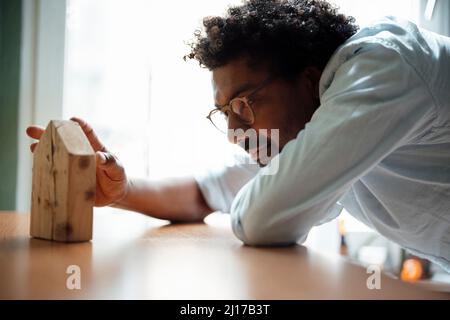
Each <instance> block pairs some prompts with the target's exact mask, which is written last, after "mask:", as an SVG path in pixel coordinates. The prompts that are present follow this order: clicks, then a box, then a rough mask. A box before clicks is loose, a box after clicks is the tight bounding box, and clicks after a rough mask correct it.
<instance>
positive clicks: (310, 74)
mask: <svg viewBox="0 0 450 320" xmlns="http://www.w3.org/2000/svg"><path fill="white" fill-rule="evenodd" d="M302 76H303V79H304V80H306V82H307V84H308V86H309V89H310V90H311V92H312V94H313V97H314V99H319V98H320V97H319V95H320V94H319V82H320V77H321V76H322V71H320V70H319V69H318V68H317V67H315V66H309V67H306V68H305V69H304V70H303V72H302Z"/></svg>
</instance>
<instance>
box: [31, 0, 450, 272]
mask: <svg viewBox="0 0 450 320" xmlns="http://www.w3.org/2000/svg"><path fill="white" fill-rule="evenodd" d="M204 28H205V31H206V32H205V33H196V36H197V38H196V40H195V42H194V43H192V44H191V53H190V54H189V55H188V56H187V57H188V58H193V59H196V60H198V61H199V63H200V64H201V65H202V66H204V67H207V68H208V69H210V70H211V71H212V79H213V88H214V96H215V103H216V110H213V111H211V113H210V115H209V118H210V119H211V120H212V121H213V123H214V124H215V125H216V126H218V127H220V125H218V123H217V120H216V118H215V116H217V115H218V114H220V113H223V115H224V116H225V119H226V120H227V125H228V129H232V130H233V129H242V130H241V131H245V130H248V129H253V130H255V131H256V132H261V131H263V130H266V129H269V130H270V129H278V132H279V138H278V139H276V140H277V141H275V139H273V136H271V135H270V134H269V135H268V137H267V138H268V139H269V140H268V141H269V143H267V144H266V145H264V146H258V147H260V148H256V149H255V148H253V149H250V148H249V145H248V143H246V142H247V141H246V137H245V136H244V135H243V136H239V135H234V136H233V135H229V139H230V141H231V142H233V143H239V144H241V145H242V146H243V147H244V148H246V149H247V151H248V152H249V153H250V154H251V155H252V157H253V158H254V159H255V160H257V161H258V162H260V163H261V161H259V160H260V159H259V158H260V153H261V149H262V148H264V147H267V148H269V149H271V148H273V146H276V148H277V149H279V151H280V153H279V154H278V155H276V156H275V157H273V158H272V160H271V161H269V163H268V165H267V166H265V167H263V168H262V169H260V170H254V169H252V168H250V167H249V166H247V165H244V164H240V165H237V166H235V167H231V168H224V169H223V170H221V171H219V172H210V173H209V174H207V175H205V176H198V177H195V178H194V177H193V178H187V179H176V180H168V181H163V182H151V181H146V180H142V179H140V180H139V179H127V177H126V175H125V171H124V169H123V167H122V166H121V165H120V163H119V161H118V159H117V158H116V157H115V156H113V155H112V154H111V153H110V152H109V151H108V150H107V149H106V148H105V147H104V146H103V144H102V143H101V142H100V141H99V140H98V138H97V137H96V135H95V133H94V132H93V130H92V128H91V127H90V126H89V125H88V124H86V122H84V121H83V120H81V119H78V118H73V120H74V121H76V122H78V123H79V124H80V126H81V127H82V128H83V130H84V132H85V133H86V135H87V137H88V138H89V140H90V142H91V144H92V146H93V148H94V149H95V151H97V194H96V205H97V206H105V205H112V206H116V207H120V208H125V209H129V210H134V211H138V212H142V213H145V214H148V215H151V216H153V217H156V218H162V219H168V220H172V221H199V220H202V219H203V218H205V216H207V215H208V214H209V213H211V212H213V211H215V210H222V211H224V212H230V213H231V220H232V227H233V231H234V233H235V234H236V236H237V237H238V238H239V239H241V240H242V241H243V242H244V243H246V244H249V245H288V244H293V243H296V242H301V241H304V240H305V238H306V236H307V234H308V232H309V230H310V229H311V228H312V227H313V226H315V225H318V224H321V223H324V222H326V221H329V220H330V219H333V218H335V217H336V216H337V215H338V214H339V213H340V211H341V209H342V207H345V208H346V209H347V210H348V211H349V212H350V213H351V214H352V215H354V216H355V217H356V218H357V219H359V220H361V221H362V222H364V223H365V224H367V225H369V226H370V227H372V228H374V229H376V230H377V231H378V232H380V233H381V234H382V235H384V236H386V237H387V238H389V239H391V240H393V241H395V242H397V243H398V244H400V245H401V246H403V247H406V248H409V249H411V250H412V251H413V252H414V253H415V254H417V255H420V256H424V257H426V258H428V259H430V260H432V261H435V262H437V263H439V264H440V265H441V266H443V267H444V268H445V269H446V270H447V271H450V39H449V38H445V37H442V36H438V35H436V34H433V33H431V32H427V31H425V30H421V29H419V28H417V27H416V26H415V25H414V24H411V23H408V22H406V21H399V20H396V19H395V18H386V19H383V20H380V21H379V22H377V23H375V24H373V25H371V26H369V27H366V28H363V29H361V30H360V31H359V32H358V28H357V26H356V25H355V24H354V20H353V18H351V17H346V16H344V15H342V14H339V13H338V12H337V11H336V9H334V7H333V6H331V5H330V4H328V3H327V2H324V1H318V0H291V1H286V0H279V1H274V0H254V1H248V2H245V3H244V4H243V5H241V6H237V7H232V8H230V9H229V10H228V13H227V15H226V16H224V17H209V18H205V19H204ZM236 132H237V131H236ZM28 134H29V135H30V136H31V137H33V138H36V139H39V137H40V135H41V134H42V128H39V127H37V126H31V127H30V128H28ZM31 148H32V150H34V148H35V144H33V145H32V146H31ZM275 160H276V161H277V165H278V169H277V171H276V172H275V173H274V174H265V173H267V171H268V170H270V169H271V166H273V163H274V161H275ZM262 164H263V165H264V164H267V163H262Z"/></svg>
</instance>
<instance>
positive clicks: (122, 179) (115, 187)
mask: <svg viewBox="0 0 450 320" xmlns="http://www.w3.org/2000/svg"><path fill="white" fill-rule="evenodd" d="M70 120H72V121H74V122H77V123H78V124H79V125H80V127H81V129H82V130H83V132H84V134H85V135H86V137H87V138H88V140H89V142H90V144H91V146H92V148H93V149H94V151H95V157H96V174H97V179H96V180H97V182H96V184H97V186H96V192H95V205H96V206H98V207H102V206H107V205H111V204H114V203H116V202H118V201H119V200H121V199H122V198H124V197H125V195H126V194H127V190H128V179H127V176H126V174H125V169H124V168H123V166H122V164H121V163H120V161H119V160H118V159H117V157H116V156H114V155H113V154H112V153H111V152H109V151H108V150H107V149H106V148H105V146H104V145H103V143H101V142H100V140H99V139H98V137H97V135H96V134H95V132H94V130H93V129H92V127H91V126H90V125H89V124H88V123H86V121H84V120H82V119H80V118H71V119H70ZM44 131H45V129H44V128H42V127H40V126H36V125H32V126H29V127H28V128H27V130H26V132H27V135H28V136H30V137H31V138H33V139H37V140H39V139H40V138H41V136H42V134H43V133H44ZM37 144H38V142H35V143H32V144H31V145H30V149H31V152H34V150H35V149H36V146H37Z"/></svg>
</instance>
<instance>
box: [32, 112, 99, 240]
mask: <svg viewBox="0 0 450 320" xmlns="http://www.w3.org/2000/svg"><path fill="white" fill-rule="evenodd" d="M95 170H96V167H95V152H94V150H93V149H92V147H91V145H90V144H89V141H88V139H87V138H86V136H85V134H84V133H83V131H82V130H81V128H80V126H79V125H78V124H77V123H75V122H72V121H55V120H53V121H50V123H49V124H48V126H47V128H46V130H45V132H44V134H43V135H42V137H41V139H40V141H39V143H38V145H37V147H36V149H35V152H34V158H33V184H32V194H31V222H30V235H31V236H32V237H36V238H42V239H48V240H55V241H63V242H78V241H89V240H91V239H92V218H93V217H92V215H93V207H94V201H95V186H96V180H95V179H96V174H95Z"/></svg>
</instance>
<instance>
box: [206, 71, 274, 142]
mask: <svg viewBox="0 0 450 320" xmlns="http://www.w3.org/2000/svg"><path fill="white" fill-rule="evenodd" d="M273 79H274V78H273V77H269V78H267V79H266V80H264V81H263V82H262V83H261V84H260V85H259V86H257V87H256V88H255V89H254V90H253V91H252V92H250V93H249V94H248V95H246V96H245V97H236V98H233V99H231V100H230V102H229V103H228V104H227V105H225V106H223V107H217V108H215V109H213V110H211V111H210V112H209V114H208V116H207V117H206V118H207V119H208V120H209V121H211V123H212V124H213V125H214V127H216V128H217V130H219V131H220V132H222V133H226V132H227V130H228V119H229V116H230V114H232V115H234V116H236V118H237V119H238V120H239V121H240V122H242V123H244V124H246V125H252V124H253V123H254V122H255V112H254V111H253V108H252V107H251V104H252V103H253V101H252V96H254V95H255V94H256V93H257V92H258V91H259V90H261V89H262V88H264V87H265V86H267V85H268V84H269V83H270V82H272V80H273Z"/></svg>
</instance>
